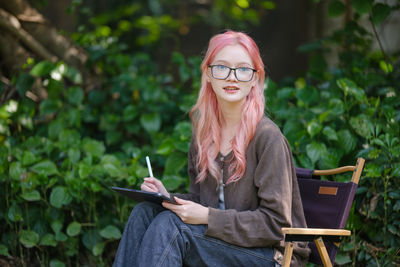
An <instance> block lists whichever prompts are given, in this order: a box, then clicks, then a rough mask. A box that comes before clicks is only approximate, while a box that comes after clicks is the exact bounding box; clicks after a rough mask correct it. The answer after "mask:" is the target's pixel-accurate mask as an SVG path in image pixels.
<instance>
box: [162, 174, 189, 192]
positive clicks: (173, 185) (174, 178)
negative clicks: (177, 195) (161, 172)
mask: <svg viewBox="0 0 400 267" xmlns="http://www.w3.org/2000/svg"><path fill="white" fill-rule="evenodd" d="M184 182H185V179H184V178H183V177H180V176H178V175H165V176H164V177H163V179H162V183H163V185H164V186H165V188H166V189H167V190H168V191H174V190H176V189H178V188H179V187H180V186H181V185H182V184H183V183H184Z"/></svg>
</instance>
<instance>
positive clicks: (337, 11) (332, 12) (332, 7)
mask: <svg viewBox="0 0 400 267" xmlns="http://www.w3.org/2000/svg"><path fill="white" fill-rule="evenodd" d="M345 10H346V6H345V5H344V4H343V3H342V2H340V1H338V0H332V1H329V6H328V15H329V16H330V17H337V16H340V15H342V14H343V13H344V11H345Z"/></svg>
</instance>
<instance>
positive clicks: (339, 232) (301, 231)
mask: <svg viewBox="0 0 400 267" xmlns="http://www.w3.org/2000/svg"><path fill="white" fill-rule="evenodd" d="M282 233H283V234H285V235H323V236H329V235H332V236H349V235H351V231H349V230H343V229H320V228H286V227H283V228H282Z"/></svg>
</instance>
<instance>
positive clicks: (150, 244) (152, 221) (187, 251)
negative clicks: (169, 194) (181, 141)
mask: <svg viewBox="0 0 400 267" xmlns="http://www.w3.org/2000/svg"><path fill="white" fill-rule="evenodd" d="M206 227H207V226H206V225H192V224H186V223H184V222H183V221H182V220H181V219H180V218H179V217H178V216H177V215H176V214H175V213H173V212H171V211H169V210H166V209H164V208H163V207H162V206H160V205H157V204H153V203H150V202H142V203H139V204H138V205H136V206H135V208H134V209H133V211H132V213H131V215H130V217H129V220H128V222H127V224H126V226H125V230H124V233H123V235H122V238H121V241H120V243H119V247H118V252H117V255H116V257H115V261H114V265H113V266H114V267H119V266H124V267H125V266H140V267H142V266H168V267H169V266H173V267H175V266H218V267H221V266H266V267H267V266H271V267H275V266H279V265H278V264H277V263H276V262H275V261H274V258H273V257H274V249H272V248H244V247H240V246H235V245H232V244H229V243H227V242H224V241H222V240H219V239H216V238H212V237H209V236H206V235H205V234H204V233H205V231H206Z"/></svg>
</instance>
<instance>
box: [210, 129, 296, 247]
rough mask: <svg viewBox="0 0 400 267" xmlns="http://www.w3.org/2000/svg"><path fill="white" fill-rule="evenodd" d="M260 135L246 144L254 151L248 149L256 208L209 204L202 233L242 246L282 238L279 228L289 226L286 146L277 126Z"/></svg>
mask: <svg viewBox="0 0 400 267" xmlns="http://www.w3.org/2000/svg"><path fill="white" fill-rule="evenodd" d="M265 134H268V135H267V136H263V135H265ZM260 137H261V138H258V140H256V142H255V144H254V146H253V147H252V148H250V150H251V149H253V150H254V151H249V152H250V153H256V155H257V156H256V158H257V163H256V167H255V170H252V171H251V172H252V173H253V175H254V178H253V179H254V184H255V186H256V187H257V188H258V192H257V194H258V198H259V200H260V202H259V206H258V208H257V209H255V210H247V211H237V210H234V209H229V210H218V209H214V208H209V222H208V228H207V231H206V235H209V236H212V237H215V238H219V239H222V240H224V241H226V242H228V243H231V244H235V245H240V246H243V247H258V246H260V247H262V246H272V245H276V244H278V243H279V242H280V241H281V240H282V239H283V234H282V232H281V228H282V227H290V226H291V209H292V179H293V177H292V169H291V168H292V164H293V163H292V158H291V152H290V149H289V147H288V144H287V142H286V141H285V138H284V136H283V135H282V134H281V133H280V131H279V130H277V131H272V133H271V132H270V131H266V133H264V134H261V136H260ZM246 172H247V171H246ZM246 178H248V177H246ZM240 197H242V198H246V196H240Z"/></svg>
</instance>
